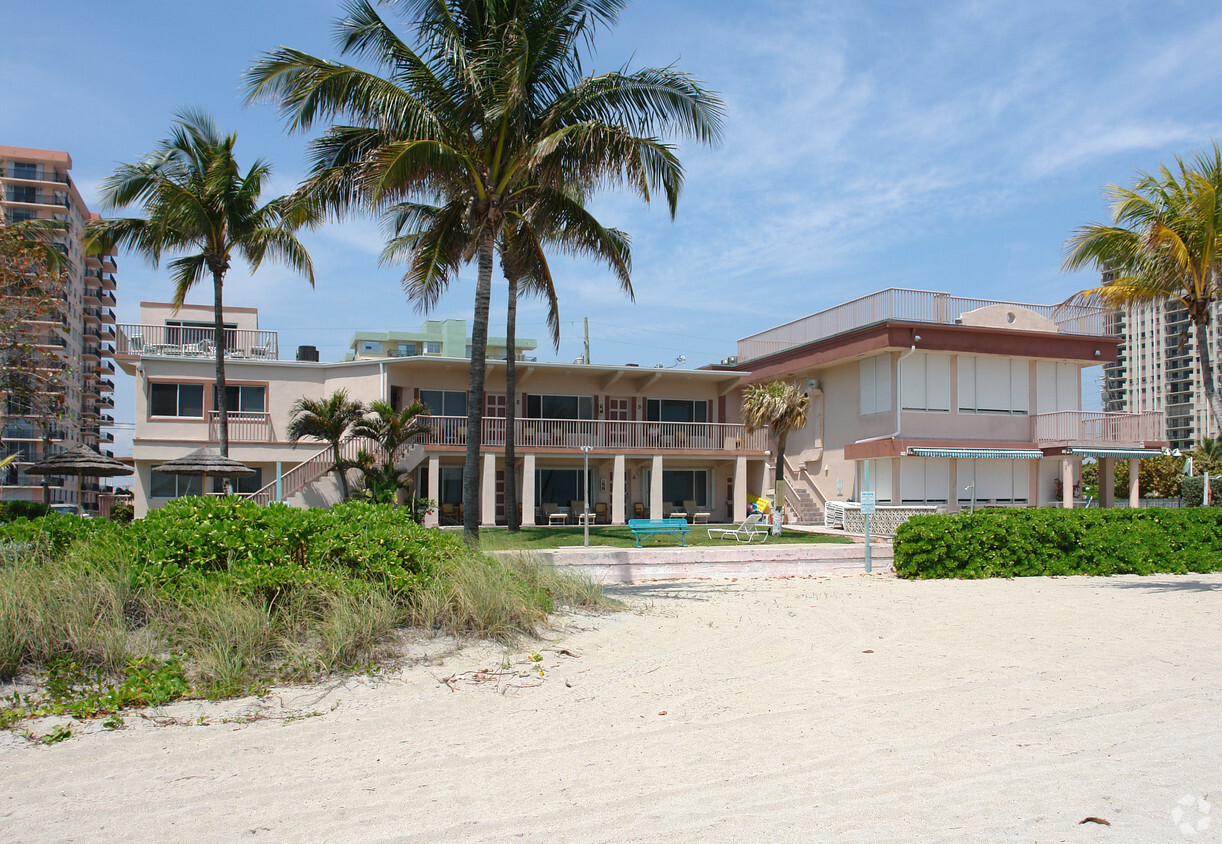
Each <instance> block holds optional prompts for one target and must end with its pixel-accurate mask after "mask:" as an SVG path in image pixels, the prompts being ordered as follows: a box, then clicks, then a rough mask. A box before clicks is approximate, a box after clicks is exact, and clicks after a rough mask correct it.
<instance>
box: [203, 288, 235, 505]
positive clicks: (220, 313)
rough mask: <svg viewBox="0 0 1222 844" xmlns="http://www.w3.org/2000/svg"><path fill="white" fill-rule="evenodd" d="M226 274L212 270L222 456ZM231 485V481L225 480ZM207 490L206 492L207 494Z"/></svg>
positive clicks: (225, 449) (225, 438)
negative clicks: (224, 291)
mask: <svg viewBox="0 0 1222 844" xmlns="http://www.w3.org/2000/svg"><path fill="white" fill-rule="evenodd" d="M224 282H225V276H224V274H223V273H221V272H219V271H218V270H213V271H212V296H213V302H214V304H213V325H214V333H215V334H216V336H215V337H214V338H213V343H214V345H215V346H216V413H217V437H218V439H219V441H220V442H219V445H218V448H219V450H220V452H221V456H222V457H228V456H229V397H228V396H227V395H226V394H225V392H226V391H225V314H224V310H223V306H222V301H221V298H222V297H221V288H222V285H223V284H224ZM225 486H226V487H228V486H229V481H227V480H226V481H225ZM207 492H208V491H207V490H204V493H205V494H207Z"/></svg>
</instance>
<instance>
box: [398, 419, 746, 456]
mask: <svg viewBox="0 0 1222 844" xmlns="http://www.w3.org/2000/svg"><path fill="white" fill-rule="evenodd" d="M421 421H422V422H424V423H426V424H428V425H429V427H430V429H431V430H430V432H429V433H428V434H425V435H424V436H423V437H422V438H421V440H420V442H421V444H423V445H425V446H430V445H443V446H446V445H448V446H465V445H466V444H467V417H465V416H432V417H425V418H422V419H421ZM514 431H515V432H516V433H515V436H514V444H515V445H518V446H521V447H523V448H526V449H533V448H549V449H550V448H560V449H577V448H580V447H581V446H583V445H588V446H591V447H593V448H594V449H596V450H599V451H617V450H621V449H642V450H648V451H731V452H739V451H753V452H762V451H764V450H765V449H766V448H768V432H767V431H766V430H764V429H758V430H755V431H753V432H751V433H750V434H748V433H747V432H746V431H745V430H744V428H743V426H742V425H739V424H734V423H727V422H612V421H607V420H602V419H517V420H515V424H514ZM482 444H483V445H485V446H491V447H496V446H502V445H504V444H505V420H504V419H503V418H498V417H489V418H485V419H484V420H483V438H482Z"/></svg>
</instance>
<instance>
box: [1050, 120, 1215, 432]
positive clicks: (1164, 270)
mask: <svg viewBox="0 0 1222 844" xmlns="http://www.w3.org/2000/svg"><path fill="white" fill-rule="evenodd" d="M1175 164H1176V166H1175V168H1174V169H1171V168H1168V167H1165V166H1164V167H1160V168H1159V169H1158V170H1157V172H1155V173H1139V174H1138V175H1137V178H1136V179H1135V180H1134V182H1133V186H1132V187H1131V188H1121V187H1117V186H1115V185H1109V186H1108V187H1107V188H1106V191H1105V193H1106V194H1107V195H1108V196H1109V197H1110V198H1111V200H1112V217H1113V224H1112V225H1110V226H1105V225H1098V224H1093V225H1088V226H1083V227H1081V228H1079V229H1078V230H1077V231H1076V232H1074V234H1073V236H1072V237H1071V238H1070V239H1069V240H1068V242H1067V243H1066V245H1065V251H1066V258H1065V264H1064V267H1063V269H1066V270H1078V269H1082V268H1083V267H1095V268H1096V269H1099V270H1100V271H1102V272H1103V273H1105V280H1104V281H1103V283H1102V284H1100V285H1099V286H1097V287H1090V288H1087V289H1086V290H1082V291H1080V292H1078V293H1075V294H1074V295H1073V296H1072V297H1070V298H1069V299H1068V300H1067V301H1066V303H1065V304H1071V303H1078V304H1092V305H1094V304H1101V305H1103V306H1104V307H1106V308H1115V309H1119V308H1123V307H1125V306H1127V305H1132V304H1138V303H1145V302H1165V301H1175V302H1179V303H1180V305H1182V306H1183V308H1184V309H1185V310H1186V311H1187V313H1188V317H1189V319H1190V320H1191V321H1192V324H1193V326H1194V327H1195V329H1196V344H1197V359H1198V361H1199V363H1200V366H1201V381H1202V387H1203V389H1204V392H1205V399H1206V401H1207V402H1208V403H1209V409H1210V412H1211V415H1212V416H1213V418H1214V419H1222V398H1220V397H1219V396H1218V394H1217V390H1216V388H1215V382H1214V372H1213V365H1212V362H1211V360H1210V352H1209V338H1208V331H1207V327H1208V325H1209V322H1210V311H1211V310H1212V307H1213V304H1214V302H1216V301H1217V300H1218V298H1219V296H1220V294H1222V275H1220V274H1219V263H1218V262H1219V254H1220V251H1222V149H1220V148H1219V147H1218V144H1216V143H1215V144H1214V145H1213V149H1212V151H1206V152H1203V153H1201V154H1199V155H1198V156H1197V157H1196V159H1195V160H1194V161H1193V162H1192V164H1191V165H1189V164H1186V163H1185V162H1184V161H1183V160H1181V159H1179V158H1176V160H1175Z"/></svg>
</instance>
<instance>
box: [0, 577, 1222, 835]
mask: <svg viewBox="0 0 1222 844" xmlns="http://www.w3.org/2000/svg"><path fill="white" fill-rule="evenodd" d="M614 591H615V592H616V593H617V594H618V595H620V596H621V597H623V598H624V599H625V600H627V601H628V602H630V604H631V605H632V606H633V607H634V609H633V610H632V611H628V612H622V613H617V614H613V615H607V616H585V615H575V616H567V617H565V618H564V619H562V620H561V622H560V623H561V624H562V625H563V629H562V630H559V631H558V632H557V633H555V634H554V635H553V636H552V637H550V638H549V641H547V642H539V643H535V642H525V643H522V644H521V645H519V646H517V647H514V648H511V649H509V650H508V651H506V650H505V649H504V648H499V647H495V646H490V645H486V644H485V645H475V646H469V647H466V648H464V649H462V650H461V651H460V652H458V653H457V654H450V655H445V656H443V657H440V658H439V659H438V658H434V659H433V660H431V661H428V662H425V663H417V664H415V665H412V666H409V667H406V668H403V669H402V670H398V671H395V672H394V673H392V674H391V675H390V676H387V677H379V678H373V679H370V678H348V679H345V680H343V681H340V682H335V683H331V684H319V685H314V686H308V687H297V688H292V689H283V690H276V691H275V692H274V693H273V694H271V695H269V696H268V697H267V698H265V699H263V700H261V701H254V700H250V699H248V700H243V701H227V702H221V703H201V702H184V703H179V704H175V705H173V706H170V707H166V708H165V709H163V710H160V712H159V713H149V715H155V716H156V720H154V719H145V718H141V717H138V716H131V715H129V716H128V718H127V725H128V726H126V727H125V728H123V729H120V730H117V731H113V732H108V731H104V730H102V729H101V727H100V725H98V724H94V725H91V726H90V727H88V728H87V729H86V728H81V727H79V726H78V727H77V729H76V730H75V733H76V734H75V735H74V736H73V738H71V739H70V740H68V741H65V742H62V743H60V744H57V745H54V746H50V747H43V746H36V745H33V744H31V743H29V742H27V741H26V740H24V739H21V738H19V737H16V736H13V735H9V734H5V735H3V736H0V781H2V782H3V784H4V787H3V790H2V793H0V840H4V841H23V842H28V841H90V842H94V841H236V840H249V839H256V840H267V841H366V840H396V841H442V840H461V841H504V840H512V839H515V838H520V839H525V840H548V841H617V842H619V841H816V840H818V841H965V842H967V841H971V842H978V841H1039V842H1056V841H1073V842H1078V841H1084V842H1086V841H1088V842H1094V841H1108V842H1118V841H1125V842H1129V841H1176V840H1197V841H1200V840H1211V839H1218V838H1219V837H1220V835H1219V834H1220V833H1222V689H1220V683H1222V648H1220V647H1219V645H1220V644H1222V576H1217V575H1208V576H1195V575H1194V576H1185V577H1170V576H1160V577H1149V578H1136V577H1118V578H1111V579H1107V578H1063V579H1043V578H1030V579H1021V580H990V581H976V582H973V581H955V582H951V581H933V582H905V581H899V580H896V579H894V578H891V577H885V576H884V577H880V576H865V575H861V576H845V577H833V578H819V579H792V580H738V581H685V582H676V583H652V584H650V583H647V584H641V585H636V586H630V587H617V588H616V589H615V590H614ZM442 644H443V643H432V644H431V645H427V646H426V645H417V646H416V650H417V651H422V650H426V649H428V648H431V649H432V650H433V651H437V650H438V649H439V648H441V647H442ZM564 651H567V652H568V653H565V652H564ZM532 652H537V653H538V654H540V655H541V656H542V657H543V659H542V661H541V662H539V663H537V665H538V666H539V667H540V668H541V669H542V671H543V676H542V677H540V676H538V674H537V673H535V672H534V671H533V668H534V666H535V665H536V663H533V662H531V660H530V654H531V653H532ZM506 662H508V664H509V668H508V669H506V668H504V667H503V666H504V664H505V663H506ZM200 722H202V723H200ZM52 723H58V721H50V722H45V723H44V724H42V725H40V727H45V728H46V729H49V728H50V725H51V724H52ZM1189 798H1190V799H1189ZM1180 801H1185V803H1184V804H1183V805H1181V802H1180ZM1202 801H1206V802H1202ZM1210 804H1213V805H1210ZM1177 809H1178V811H1177ZM1210 809H1212V812H1209V811H1208V810H1210ZM1211 814H1212V817H1211ZM1088 816H1091V817H1096V818H1102V819H1105V820H1107V821H1109V822H1110V826H1103V825H1098V824H1094V823H1087V824H1080V823H1079V822H1080V821H1082V820H1083V819H1084V818H1086V817H1088ZM1206 819H1207V820H1210V821H1212V826H1210V827H1209V828H1208V829H1204V828H1202V827H1203V825H1202V821H1204V820H1206ZM1178 824H1193V825H1194V826H1193V829H1194V831H1197V830H1199V834H1196V835H1193V836H1191V837H1187V836H1184V835H1183V833H1182V831H1181V829H1180V828H1179V826H1178Z"/></svg>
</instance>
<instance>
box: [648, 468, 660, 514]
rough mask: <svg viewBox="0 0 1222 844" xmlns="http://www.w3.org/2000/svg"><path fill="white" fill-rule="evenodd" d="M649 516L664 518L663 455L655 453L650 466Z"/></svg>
mask: <svg viewBox="0 0 1222 844" xmlns="http://www.w3.org/2000/svg"><path fill="white" fill-rule="evenodd" d="M649 518H651V519H660V518H662V455H660V454H655V455H654V456H653V462H652V463H651V464H650V467H649Z"/></svg>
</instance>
